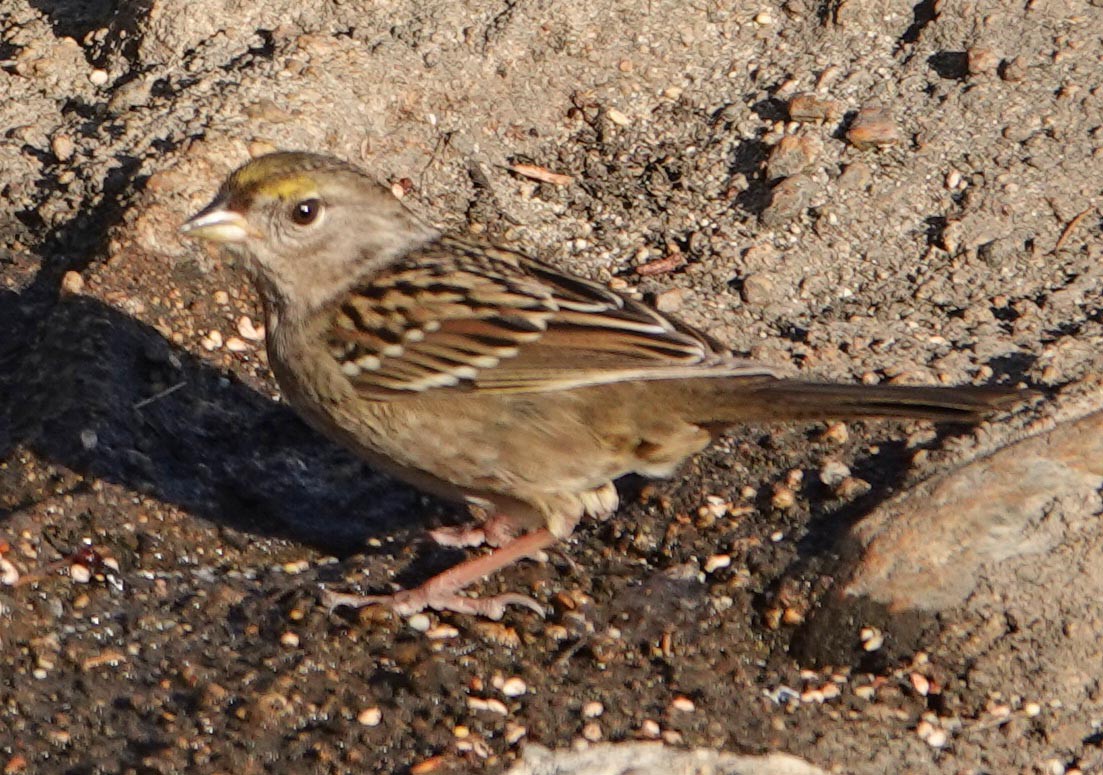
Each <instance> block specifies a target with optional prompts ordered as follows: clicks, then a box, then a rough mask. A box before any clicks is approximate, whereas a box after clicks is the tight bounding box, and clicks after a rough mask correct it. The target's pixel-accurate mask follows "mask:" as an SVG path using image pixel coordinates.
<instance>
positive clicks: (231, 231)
mask: <svg viewBox="0 0 1103 775" xmlns="http://www.w3.org/2000/svg"><path fill="white" fill-rule="evenodd" d="M180 233H181V234H184V235H187V236H188V237H195V238H198V239H205V240H210V241H211V242H217V243H219V244H221V245H234V244H237V243H240V242H245V241H246V240H247V239H250V238H257V237H259V236H260V234H259V233H258V232H257V230H256V229H254V228H253V227H252V226H250V225H249V222H248V221H247V220H245V216H244V215H242V214H241V213H239V212H235V211H234V210H230V209H228V208H227V207H226V205H225V204H223V203H222V202H218V201H215V202H212V203H211V204H210V205H208V206H207V207H205V208H203V209H202V210H200V211H199V212H198V213H196V214H195V215H193V216H192V217H191V218H189V219H188V220H186V221H184V224H183V225H182V226H181V227H180Z"/></svg>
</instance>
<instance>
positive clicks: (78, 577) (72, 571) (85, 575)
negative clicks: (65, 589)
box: [69, 563, 92, 584]
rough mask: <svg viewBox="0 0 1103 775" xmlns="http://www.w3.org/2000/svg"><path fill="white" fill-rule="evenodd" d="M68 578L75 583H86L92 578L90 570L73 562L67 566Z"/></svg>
mask: <svg viewBox="0 0 1103 775" xmlns="http://www.w3.org/2000/svg"><path fill="white" fill-rule="evenodd" d="M69 578H71V579H72V580H73V581H75V582H76V583H77V584H87V583H88V582H89V581H91V580H92V571H91V570H89V569H88V567H87V566H85V565H81V564H79V563H74V564H72V565H70V566H69Z"/></svg>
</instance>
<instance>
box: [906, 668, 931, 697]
mask: <svg viewBox="0 0 1103 775" xmlns="http://www.w3.org/2000/svg"><path fill="white" fill-rule="evenodd" d="M910 680H911V685H912V688H913V689H915V691H916V693H917V694H918V695H919V696H920V697H926V696H927V695H928V694H929V693H930V691H931V682H930V681H929V680H927V676H925V675H923V674H922V673H912V674H911V676H910Z"/></svg>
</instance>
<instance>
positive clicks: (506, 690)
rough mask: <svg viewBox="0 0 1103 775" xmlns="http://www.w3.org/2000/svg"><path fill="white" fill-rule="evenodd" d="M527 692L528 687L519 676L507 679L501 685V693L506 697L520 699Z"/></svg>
mask: <svg viewBox="0 0 1103 775" xmlns="http://www.w3.org/2000/svg"><path fill="white" fill-rule="evenodd" d="M528 690H529V687H528V685H527V684H526V683H525V682H524V680H523V679H521V678H520V677H519V676H513V677H511V678H507V679H506V680H505V681H504V682H503V683H502V688H501V692H502V694H504V695H505V696H506V697H520V696H521V695H522V694H524V693H525V692H527V691H528Z"/></svg>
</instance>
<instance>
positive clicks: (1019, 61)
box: [1000, 57, 1027, 83]
mask: <svg viewBox="0 0 1103 775" xmlns="http://www.w3.org/2000/svg"><path fill="white" fill-rule="evenodd" d="M1026 74H1027V67H1026V60H1024V59H1023V58H1022V57H1015V58H1014V59H1012V60H1011V61H1009V62H1008V63H1007V64H1006V65H1004V66H1003V68H1002V69H1001V70H1000V77H1001V78H1003V80H1005V81H1007V82H1008V83H1017V82H1018V81H1021V80H1023V79H1024V78H1026Z"/></svg>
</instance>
